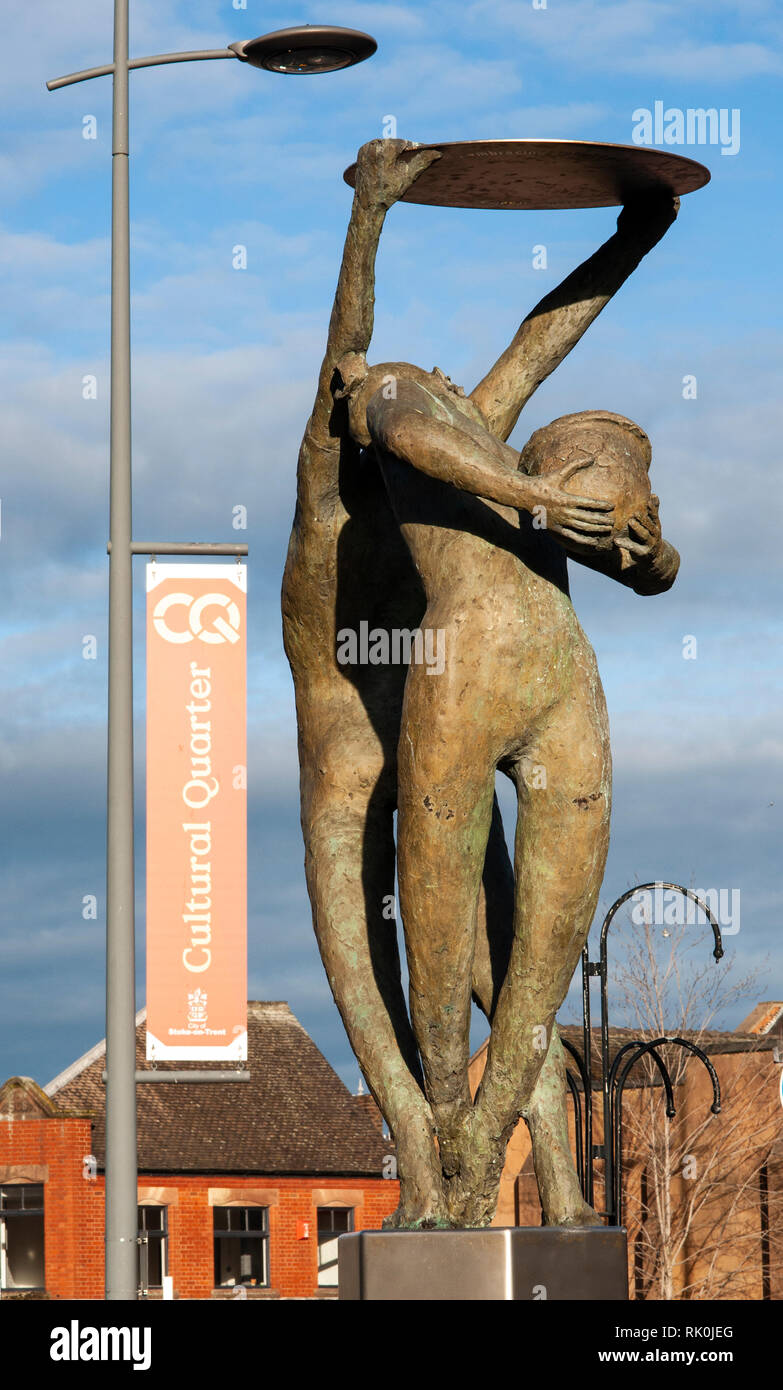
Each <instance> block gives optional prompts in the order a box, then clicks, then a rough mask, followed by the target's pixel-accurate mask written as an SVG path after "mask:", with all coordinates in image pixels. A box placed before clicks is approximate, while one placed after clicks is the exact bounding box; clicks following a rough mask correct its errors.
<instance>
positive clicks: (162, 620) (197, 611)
mask: <svg viewBox="0 0 783 1390" xmlns="http://www.w3.org/2000/svg"><path fill="white" fill-rule="evenodd" d="M213 607H214V608H222V609H224V610H225V616H224V614H223V613H218V615H217V617H215V618H213V620H212V623H211V626H210V627H209V628H206V627H205V626H204V624H203V621H202V615H203V613H204V611H205V609H207V608H213ZM171 608H187V609H188V614H187V627H185V628H171V627H169V624H168V619H167V614H168V612H169V609H171ZM172 616H173V615H172ZM239 621H240V619H239V608H238V607H237V605H236V604H235V603H234V601H233V599H230V598H229V597H228V594H202V595H201V597H200V598H195V597H194V595H193V594H181V593H177V594H166V595H165V597H164V598H161V599H159V600H158V602H157V603H156V605H155V609H154V612H153V614H152V622H153V625H154V627H155V631H156V632H157V633H158V636H159V637H162V638H163V640H164V641H165V642H177V643H182V642H193V641H194V640H195V638H198V640H199V641H200V642H208V643H210V644H213V645H214V644H215V643H217V642H238V641H239Z"/></svg>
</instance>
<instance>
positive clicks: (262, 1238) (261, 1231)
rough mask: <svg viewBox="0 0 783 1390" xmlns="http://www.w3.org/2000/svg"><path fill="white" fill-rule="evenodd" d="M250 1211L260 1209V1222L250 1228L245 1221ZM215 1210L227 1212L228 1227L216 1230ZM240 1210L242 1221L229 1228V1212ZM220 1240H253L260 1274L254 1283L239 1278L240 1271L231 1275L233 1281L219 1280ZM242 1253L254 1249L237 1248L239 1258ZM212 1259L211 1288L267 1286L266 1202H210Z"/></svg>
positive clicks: (255, 1287) (267, 1215)
mask: <svg viewBox="0 0 783 1390" xmlns="http://www.w3.org/2000/svg"><path fill="white" fill-rule="evenodd" d="M251 1211H253V1212H254V1211H257V1212H260V1213H261V1226H260V1227H259V1228H258V1229H257V1230H252V1229H251V1228H250V1226H249V1224H248V1214H249V1213H250V1212H251ZM217 1212H228V1213H229V1220H228V1229H226V1230H219V1229H218V1227H217V1224H216V1223H217V1218H216V1213H217ZM240 1212H241V1213H242V1214H243V1218H244V1222H245V1224H244V1225H243V1226H242V1227H237V1229H236V1230H232V1229H231V1219H230V1213H237V1214H238V1213H240ZM224 1240H227V1241H239V1242H240V1245H241V1242H242V1241H243V1240H244V1241H253V1242H257V1246H256V1249H257V1250H258V1252H259V1254H260V1262H261V1278H260V1279H259V1280H258V1281H257V1282H256V1283H252V1282H250V1280H248V1279H243V1278H242V1277H241V1275H240V1276H238V1277H237V1278H235V1279H234V1281H233V1283H229V1282H228V1281H225V1282H222V1281H221V1280H220V1278H219V1277H218V1276H219V1273H220V1263H221V1252H220V1242H222V1241H224ZM246 1253H250V1254H251V1255H252V1254H254V1253H255V1250H252V1249H251V1251H250V1252H247V1251H242V1250H241V1249H240V1252H239V1255H240V1260H241V1257H242V1255H243V1254H246ZM212 1259H213V1280H214V1283H213V1288H215V1289H237V1288H245V1289H268V1288H271V1272H270V1248H269V1207H268V1206H264V1205H263V1204H262V1203H260V1202H225V1203H214V1204H213V1206H212Z"/></svg>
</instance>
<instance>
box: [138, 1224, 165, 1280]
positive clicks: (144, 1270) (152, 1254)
mask: <svg viewBox="0 0 783 1390" xmlns="http://www.w3.org/2000/svg"><path fill="white" fill-rule="evenodd" d="M168 1234H169V1223H168V1209H167V1208H166V1207H139V1244H138V1261H137V1269H138V1285H139V1292H140V1293H142V1294H144V1293H146V1292H147V1290H148V1289H162V1288H163V1276H164V1274H166V1273H167V1270H168Z"/></svg>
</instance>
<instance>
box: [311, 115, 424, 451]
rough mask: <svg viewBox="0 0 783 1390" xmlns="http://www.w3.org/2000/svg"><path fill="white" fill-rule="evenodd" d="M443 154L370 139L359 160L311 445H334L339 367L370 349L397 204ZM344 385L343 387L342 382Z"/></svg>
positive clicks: (314, 407) (320, 381)
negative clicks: (378, 275)
mask: <svg viewBox="0 0 783 1390" xmlns="http://www.w3.org/2000/svg"><path fill="white" fill-rule="evenodd" d="M439 158H440V155H439V153H438V152H437V151H435V150H419V148H418V147H417V146H416V145H411V144H409V143H408V142H406V141H405V140H370V141H369V142H368V143H367V144H366V145H362V148H361V149H360V150H359V154H358V156H357V169H356V187H355V191H354V199H353V207H352V208H351V219H350V222H349V224H348V231H347V233H346V237H345V246H344V249H343V259H342V265H341V266H340V276H339V279H338V282H337V290H336V293H335V297H334V305H333V308H332V316H331V320H330V322H329V334H328V337H327V340H326V351H325V353H324V359H323V363H322V364H321V371H320V375H319V378H318V391H317V394H316V398H315V404H314V406H313V412H312V415H311V416H310V421H309V424H308V427H307V434H308V435H309V437H310V440H311V442H313V443H315V444H317V445H320V446H321V447H324V446H327V445H328V444H330V443H331V442H333V434H334V431H333V429H332V412H333V409H334V396H333V392H334V388H335V384H336V383H335V368H336V366H337V363H338V362H339V361H340V359H341V358H343V357H345V356H347V355H348V354H349V353H357V354H359V355H361V356H364V354H365V353H366V352H367V349H368V348H369V346H370V339H371V338H372V329H373V314H374V308H375V258H376V255H377V252H378V242H379V240H380V235H381V230H382V228H383V223H384V220H385V218H386V213H387V212H388V210H389V208H390V207H391V206H392V204H393V203H395V202H397V200H398V199H399V198H401V197H402V196H403V194H404V193H406V192H407V190H408V189H409V188H410V186H411V184H413V183H414V182H415V180H416V179H417V178H418V176H419V174H420V173H421V172H422V171H423V170H424V169H426V168H427V167H428V165H430V164H432V163H433V161H434V160H435V159H439ZM338 384H339V383H338Z"/></svg>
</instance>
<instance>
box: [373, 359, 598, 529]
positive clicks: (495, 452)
mask: <svg viewBox="0 0 783 1390" xmlns="http://www.w3.org/2000/svg"><path fill="white" fill-rule="evenodd" d="M419 395H420V388H419V387H418V386H417V385H416V384H415V383H410V382H405V381H402V382H398V384H397V395H396V397H395V398H394V399H393V400H385V399H384V397H383V393H382V392H381V391H376V393H375V395H374V396H372V397H371V399H370V401H369V403H368V405H367V427H368V429H369V431H370V436H371V438H372V440H373V443H374V444H376V445H377V446H378V447H379V448H380V449H381V450H385V451H387V452H388V453H390V454H393V455H394V456H395V457H396V458H399V459H403V460H404V461H405V462H406V463H409V464H411V465H412V466H413V467H414V468H417V469H418V470H419V472H421V473H426V474H427V476H428V477H430V478H437V479H439V480H440V481H441V482H444V483H450V484H451V485H452V486H453V487H456V488H459V489H461V490H462V491H463V492H470V493H472V494H473V495H474V496H476V497H483V498H486V499H488V500H489V501H491V502H496V503H498V504H499V505H500V506H503V507H514V508H516V509H517V510H521V511H527V512H531V513H535V510H536V509H537V508H545V509H546V525H547V527H548V528H549V530H551V531H553V532H554V533H555V534H556V535H558V536H560V537H562V538H564V539H565V540H571V541H578V542H579V543H580V544H582V545H590V543H591V541H598V540H601V539H603V540H604V542H605V538H606V536H607V535H608V534H609V533H610V532H611V530H612V513H613V511H614V508H613V506H612V504H611V503H610V502H599V501H595V500H594V499H593V498H590V497H581V496H577V495H575V494H574V493H571V492H568V491H567V490H566V483H567V482H568V480H569V479H570V478H571V477H572V476H573V475H574V473H578V472H579V471H580V470H581V469H583V468H587V467H588V466H589V465H590V463H591V462H592V460H591V459H589V458H588V459H580V460H578V461H577V462H575V463H569V464H566V465H565V467H563V468H561V469H559V470H558V471H557V472H556V473H550V474H549V475H548V476H547V477H535V478H531V477H528V475H527V474H526V473H522V472H520V471H519V468H518V455H517V454H516V452H515V451H514V450H513V449H512V448H510V446H508V445H506V444H501V443H500V441H499V440H497V439H494V438H492V436H490V435H488V436H487V441H486V444H484V443H480V442H479V440H478V439H476V438H475V437H474V436H473V435H471V434H467V433H465V432H464V431H463V430H461V429H459V428H456V427H455V426H454V425H452V424H450V423H449V422H448V421H446V420H442V419H437V418H436V417H434V416H433V415H431V414H429V413H428V412H426V411H425V410H424V409H422V408H421V407H420V406H419V405H418V398H419Z"/></svg>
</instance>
